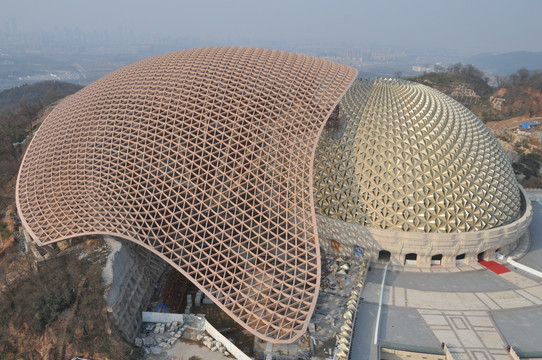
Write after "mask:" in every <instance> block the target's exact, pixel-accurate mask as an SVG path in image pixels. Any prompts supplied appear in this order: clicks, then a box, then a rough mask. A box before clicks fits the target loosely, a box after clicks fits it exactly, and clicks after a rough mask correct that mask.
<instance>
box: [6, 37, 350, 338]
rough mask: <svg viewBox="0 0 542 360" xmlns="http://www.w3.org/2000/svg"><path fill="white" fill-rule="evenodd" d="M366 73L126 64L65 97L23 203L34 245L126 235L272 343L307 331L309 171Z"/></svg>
mask: <svg viewBox="0 0 542 360" xmlns="http://www.w3.org/2000/svg"><path fill="white" fill-rule="evenodd" d="M355 75H356V71H355V70H354V69H352V68H349V67H347V66H343V65H339V64H336V63H333V62H330V61H326V60H321V59H316V58H313V57H309V56H304V55H298V54H292V53H287V52H283V51H273V50H263V49H251V48H236V47H216V48H202V49H194V50H187V51H180V52H176V53H170V54H166V55H162V56H157V57H154V58H150V59H147V60H143V61H141V62H138V63H135V64H133V65H130V66H127V67H124V68H122V69H120V70H118V71H116V72H114V73H112V74H110V75H108V76H106V77H104V78H103V79H101V80H99V81H97V82H95V83H93V84H91V85H89V86H87V87H86V88H85V89H83V90H81V91H80V92H78V93H77V94H75V95H73V96H71V97H70V98H68V99H66V100H64V101H63V102H62V103H61V104H59V105H58V106H57V108H56V109H55V110H54V111H53V112H52V113H51V114H50V115H49V116H48V118H47V119H46V120H45V122H44V123H43V125H42V126H41V128H40V130H39V131H38V133H37V135H36V136H35V138H34V140H33V141H32V144H31V145H30V147H29V149H28V151H27V154H26V156H25V159H24V161H23V164H22V166H21V170H20V173H19V178H18V184H17V204H18V208H19V213H20V215H21V219H23V223H24V225H25V227H26V229H27V230H28V231H29V233H30V234H31V235H32V237H33V238H34V239H36V240H37V241H38V242H40V243H42V244H48V243H52V242H55V241H59V240H62V239H67V238H71V237H74V236H78V235H83V234H96V233H98V234H112V235H116V236H121V237H124V238H127V239H130V240H132V241H134V242H136V243H138V244H140V245H142V246H145V247H147V248H148V249H150V250H151V251H153V252H155V253H157V254H159V255H160V256H161V257H162V258H164V259H166V260H167V261H168V262H169V263H170V264H172V265H173V266H174V267H175V268H176V269H178V270H179V271H180V272H182V273H183V274H184V275H186V276H187V277H188V278H189V279H190V280H191V281H192V282H194V283H195V284H196V285H197V286H198V287H199V288H200V289H202V290H203V291H204V292H205V293H206V294H207V295H208V296H209V297H210V298H211V299H213V300H214V301H215V302H216V303H217V304H218V305H219V306H220V307H221V308H222V309H224V310H225V311H226V312H227V313H228V314H229V315H230V316H232V317H233V318H234V319H235V320H236V321H237V322H239V323H240V324H241V325H243V326H244V327H245V328H246V329H248V330H249V331H251V332H252V333H254V334H255V335H257V336H259V337H261V338H262V339H265V340H268V341H271V342H275V343H280V342H291V341H293V340H295V339H296V338H298V337H299V336H301V335H302V334H303V333H304V331H305V330H306V327H307V324H308V320H309V319H310V315H311V313H312V311H313V310H314V306H315V302H316V298H317V294H318V286H319V271H320V270H319V261H320V260H319V246H318V241H317V233H316V228H315V215H314V209H313V198H312V160H313V157H314V149H315V146H316V142H317V137H318V133H319V132H320V131H321V128H322V127H323V124H324V122H325V119H326V118H327V117H328V116H329V114H330V113H331V110H332V109H333V108H334V107H335V106H336V104H337V103H338V101H339V99H340V97H341V96H342V95H343V94H344V92H345V91H346V89H347V87H348V86H349V85H350V84H351V83H352V82H353V80H354V78H355Z"/></svg>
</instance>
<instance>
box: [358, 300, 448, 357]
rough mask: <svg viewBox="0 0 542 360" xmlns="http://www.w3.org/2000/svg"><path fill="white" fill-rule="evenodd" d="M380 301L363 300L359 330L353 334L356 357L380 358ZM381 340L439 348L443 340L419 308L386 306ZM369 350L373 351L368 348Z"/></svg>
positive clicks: (381, 325) (359, 311) (383, 308)
mask: <svg viewBox="0 0 542 360" xmlns="http://www.w3.org/2000/svg"><path fill="white" fill-rule="evenodd" d="M377 312H378V305H377V304H371V303H367V302H361V303H360V305H359V307H358V317H357V318H356V324H355V328H356V332H355V334H354V337H353V338H352V348H351V351H352V359H356V360H374V359H377V349H376V346H375V345H374V341H373V340H374V328H375V322H376V314H377ZM379 339H380V341H385V342H387V343H392V344H399V345H415V346H417V347H423V348H428V349H439V348H440V342H439V341H438V340H437V338H436V337H435V336H434V335H433V333H432V332H431V330H430V329H429V327H428V326H427V324H426V323H425V322H424V320H423V319H422V318H421V316H420V315H419V314H418V312H417V311H416V310H415V309H408V308H399V307H395V306H383V307H382V315H381V319H380V331H379ZM368 350H369V351H368Z"/></svg>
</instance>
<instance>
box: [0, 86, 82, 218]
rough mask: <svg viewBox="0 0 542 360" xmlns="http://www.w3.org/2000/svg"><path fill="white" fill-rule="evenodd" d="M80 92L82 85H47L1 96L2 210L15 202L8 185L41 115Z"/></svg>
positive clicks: (6, 92) (0, 169) (0, 156)
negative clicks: (12, 201) (11, 202)
mask: <svg viewBox="0 0 542 360" xmlns="http://www.w3.org/2000/svg"><path fill="white" fill-rule="evenodd" d="M79 89H81V86H79V85H74V84H69V83H63V82H56V81H46V82H41V83H36V84H33V85H23V86H20V87H17V88H13V89H9V90H5V91H2V92H0V190H1V191H0V210H1V209H4V208H5V207H6V206H7V204H8V203H9V202H10V201H11V200H12V199H13V191H12V188H13V184H11V186H8V185H7V184H8V183H10V182H11V183H13V178H14V177H15V175H16V174H17V170H18V168H19V163H20V161H21V157H22V155H23V151H24V148H25V145H26V142H25V139H26V137H27V136H28V134H29V133H30V132H31V131H32V130H33V124H34V126H35V122H36V120H37V119H38V117H39V115H40V113H41V112H43V111H47V108H48V107H49V106H50V105H51V104H53V103H55V102H56V101H58V100H59V99H62V98H63V97H65V96H67V95H70V94H73V93H74V92H76V91H77V90H79ZM6 187H7V188H6Z"/></svg>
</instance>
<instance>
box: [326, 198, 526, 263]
mask: <svg viewBox="0 0 542 360" xmlns="http://www.w3.org/2000/svg"><path fill="white" fill-rule="evenodd" d="M521 190H522V193H523V196H524V198H526V199H528V197H527V194H526V193H525V191H524V190H523V189H521ZM531 218H532V206H531V202H530V201H528V200H527V201H526V204H525V211H524V213H523V214H522V216H521V217H520V218H519V219H517V220H516V221H514V222H513V223H511V224H507V225H503V226H499V227H496V228H493V229H487V230H481V231H473V232H457V233H424V232H413V231H412V232H410V231H396V230H389V229H378V228H372V227H368V226H361V225H359V224H355V223H347V222H344V221H340V220H335V219H331V218H329V217H326V216H323V215H318V214H317V215H316V220H317V223H318V233H319V236H320V245H321V247H322V249H323V250H324V251H325V252H328V253H334V254H338V255H340V256H346V257H350V256H353V255H354V254H355V253H356V252H358V253H363V254H364V255H365V256H369V257H370V258H371V261H375V262H388V261H390V262H391V264H392V265H396V266H418V267H430V266H443V267H455V266H457V265H461V264H469V263H476V262H477V261H478V259H479V258H482V259H484V260H492V259H494V258H495V251H497V250H498V251H499V253H500V254H503V255H507V254H509V253H510V252H511V251H512V250H514V249H515V247H516V246H517V244H518V241H519V239H520V237H521V236H522V235H523V234H524V233H525V232H526V231H527V228H528V227H529V224H530V223H531ZM358 256H359V255H358Z"/></svg>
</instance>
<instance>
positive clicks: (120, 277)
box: [102, 237, 167, 342]
mask: <svg viewBox="0 0 542 360" xmlns="http://www.w3.org/2000/svg"><path fill="white" fill-rule="evenodd" d="M104 239H105V241H106V243H107V244H108V245H109V246H110V247H111V248H112V253H111V254H110V256H109V259H108V261H107V264H106V266H105V269H104V272H103V274H102V275H103V278H104V280H105V281H106V283H108V284H109V288H108V292H107V293H106V295H105V296H106V300H107V309H108V311H110V312H111V313H112V314H113V317H114V318H115V321H116V323H117V326H118V328H119V330H120V332H121V333H122V335H123V336H124V337H125V338H126V340H128V341H129V342H132V341H133V340H134V338H135V337H136V335H137V334H138V333H139V328H140V327H141V321H142V318H141V313H142V311H144V310H146V308H147V306H148V304H149V302H150V300H151V297H152V295H153V293H154V285H155V284H156V282H157V281H158V279H159V278H160V276H161V275H162V273H163V272H164V270H165V269H166V267H167V264H166V263H165V262H164V261H163V260H161V259H160V258H158V257H157V256H156V255H154V254H152V253H151V252H150V251H148V250H147V249H144V248H142V247H140V246H138V245H136V244H133V243H131V242H128V241H124V240H117V239H115V238H112V237H104Z"/></svg>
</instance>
